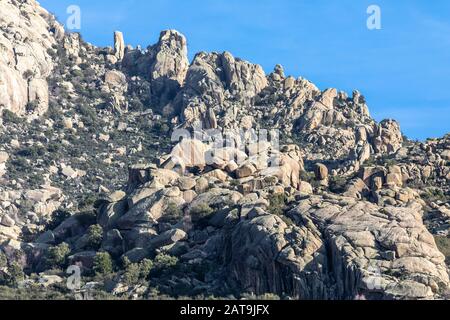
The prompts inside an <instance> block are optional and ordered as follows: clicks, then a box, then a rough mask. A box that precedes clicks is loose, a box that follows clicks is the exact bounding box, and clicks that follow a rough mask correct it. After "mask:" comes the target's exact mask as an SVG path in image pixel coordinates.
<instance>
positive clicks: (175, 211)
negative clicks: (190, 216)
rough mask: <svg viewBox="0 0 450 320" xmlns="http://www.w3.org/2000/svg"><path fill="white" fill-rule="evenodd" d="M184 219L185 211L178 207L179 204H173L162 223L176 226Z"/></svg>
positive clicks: (170, 204)
mask: <svg viewBox="0 0 450 320" xmlns="http://www.w3.org/2000/svg"><path fill="white" fill-rule="evenodd" d="M182 217H183V211H182V210H181V209H180V208H179V207H178V206H177V204H175V203H173V202H171V203H169V205H168V206H167V209H166V212H165V213H164V216H163V217H162V218H161V222H165V223H170V224H175V223H177V222H179V221H180V220H181V218H182Z"/></svg>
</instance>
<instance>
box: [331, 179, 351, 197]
mask: <svg viewBox="0 0 450 320" xmlns="http://www.w3.org/2000/svg"><path fill="white" fill-rule="evenodd" d="M346 185H347V180H346V179H345V178H344V177H342V176H332V177H330V190H331V192H334V193H343V192H344V191H345V187H346Z"/></svg>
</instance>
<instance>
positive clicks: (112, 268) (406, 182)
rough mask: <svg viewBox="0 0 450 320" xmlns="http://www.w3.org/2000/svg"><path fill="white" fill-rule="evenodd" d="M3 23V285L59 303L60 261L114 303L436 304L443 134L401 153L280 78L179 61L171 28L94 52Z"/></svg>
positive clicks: (182, 44)
mask: <svg viewBox="0 0 450 320" xmlns="http://www.w3.org/2000/svg"><path fill="white" fill-rule="evenodd" d="M0 6H1V9H2V10H1V11H2V14H1V16H0V19H1V20H0V22H1V23H0V25H1V26H2V32H1V33H0V43H2V44H3V45H2V46H0V49H1V48H3V49H4V53H5V54H2V57H4V59H3V61H2V60H0V68H3V69H2V70H3V71H4V72H0V74H3V76H4V78H3V79H2V81H1V82H0V111H2V112H3V116H2V117H1V118H0V119H1V122H0V142H1V144H0V182H1V184H0V243H1V245H0V282H1V283H2V284H3V283H6V284H8V285H10V286H12V287H14V286H17V285H19V286H25V287H30V286H33V285H34V284H38V285H40V286H45V287H48V288H53V289H52V290H56V289H55V288H56V287H55V285H56V286H57V284H58V283H61V282H62V281H63V277H64V276H65V275H64V272H63V271H64V270H61V272H58V271H57V275H54V274H53V273H52V270H55V269H56V270H58V269H64V268H66V267H67V266H68V265H74V264H75V265H78V266H79V267H80V268H81V269H82V271H83V276H84V277H85V278H87V279H91V277H92V282H90V283H88V284H86V286H85V287H84V289H83V290H88V288H94V287H95V288H97V289H96V290H99V291H100V292H108V293H109V294H112V295H114V296H120V297H127V298H144V297H146V298H157V297H161V296H164V295H166V296H171V297H180V296H190V297H199V298H205V297H208V296H216V297H222V298H223V297H231V296H232V297H244V296H245V295H246V294H250V295H257V296H262V297H267V295H268V294H270V295H273V296H270V297H274V296H276V297H281V298H295V299H354V298H355V297H361V296H363V297H365V298H367V299H442V298H448V289H449V277H448V251H447V252H446V251H445V250H448V236H449V234H448V231H449V190H448V185H449V183H448V182H449V180H450V176H449V174H450V171H449V160H450V157H449V152H450V145H449V142H448V141H449V139H448V136H446V137H444V138H442V139H434V140H428V141H426V142H424V143H419V142H412V141H409V140H405V138H404V137H403V136H402V134H401V131H400V126H399V124H398V123H397V122H395V121H394V120H385V121H382V122H381V123H376V122H375V121H374V120H373V119H372V118H371V117H370V114H369V110H368V107H367V104H366V101H365V98H364V97H363V96H362V95H361V93H359V92H358V91H355V92H353V95H352V97H348V95H347V94H345V93H343V92H339V91H338V90H336V89H327V90H324V91H321V90H319V89H318V88H317V87H316V86H315V85H314V84H312V83H311V82H310V81H308V80H306V79H303V78H299V79H295V78H293V77H289V76H286V75H285V74H284V71H283V68H282V67H281V66H279V65H278V66H276V67H275V69H274V71H273V72H272V73H270V74H269V75H266V74H265V72H264V71H263V69H262V68H261V67H260V66H258V65H255V64H252V63H250V62H247V61H243V60H240V59H238V58H235V57H233V56H232V55H231V54H230V53H228V52H224V53H205V52H202V53H198V54H197V55H196V56H195V58H194V59H193V61H192V62H191V63H189V60H188V58H187V41H186V39H185V37H184V36H183V35H181V34H180V33H179V32H177V31H175V30H167V31H163V32H162V33H161V34H160V38H159V41H158V43H157V44H155V45H152V46H149V47H148V48H147V49H146V50H142V49H141V48H139V47H138V48H132V47H131V46H126V45H125V40H124V36H123V34H122V33H120V32H116V33H115V34H114V46H113V48H97V47H95V46H93V45H91V44H88V43H86V42H84V41H83V39H82V38H81V36H80V35H79V34H76V33H64V30H63V29H62V27H61V26H60V25H59V24H58V23H57V22H56V21H55V19H54V18H53V17H52V16H51V15H50V14H48V13H47V12H46V11H45V10H44V9H42V8H41V7H40V6H39V5H38V4H37V3H36V2H35V1H33V0H28V1H18V0H8V1H3V2H2V3H1V4H0ZM3 12H5V14H3ZM31 26H32V27H31ZM2 39H3V40H2ZM30 50H31V51H30ZM31 52H33V54H31ZM5 59H6V60H5ZM28 70H31V71H32V72H28ZM0 77H1V76H0ZM12 88H17V90H15V91H14V94H13V93H12V92H11V89H12ZM267 128H270V129H279V130H280V131H281V136H280V137H275V138H273V137H272V139H268V140H265V141H263V142H261V141H260V140H258V139H257V137H258V134H259V133H260V132H261V130H263V129H267ZM180 130H181V131H180ZM171 132H172V134H173V135H174V136H177V133H179V132H182V133H183V134H185V135H187V136H188V138H187V137H184V139H182V141H179V140H178V139H176V141H172V142H170V141H169V137H170V134H171ZM217 132H221V133H222V134H224V136H225V139H224V140H223V141H222V140H220V141H219V142H220V143H217V141H211V140H214V139H212V138H214V134H215V133H217ZM195 136H197V137H200V139H192V137H195ZM162 137H164V138H162ZM136 163H138V164H136ZM127 179H128V180H127ZM427 228H428V229H427ZM433 236H434V237H433ZM446 248H447V249H446ZM439 250H441V251H442V252H443V253H444V254H446V256H444V255H443V254H442V253H441V252H440V251H439ZM244 257H245V258H244ZM446 257H447V264H446ZM102 259H103V260H102ZM109 264H110V265H109ZM19 270H20V272H24V274H22V275H21V276H20V277H21V281H20V283H18V282H17V281H16V279H17V278H20V277H19V275H20V274H21V273H20V272H19ZM53 272H54V271H53ZM149 280H150V281H149ZM89 290H90V289H89Z"/></svg>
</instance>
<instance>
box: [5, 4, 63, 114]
mask: <svg viewBox="0 0 450 320" xmlns="http://www.w3.org/2000/svg"><path fill="white" fill-rule="evenodd" d="M0 11H1V12H2V25H3V26H4V28H3V30H2V32H1V33H0V111H1V110H2V109H7V110H10V111H12V112H13V113H15V114H17V115H23V114H25V113H26V112H27V111H28V112H33V113H35V114H36V115H41V114H43V113H44V112H45V111H46V110H47V107H48V88H47V83H46V80H45V79H46V78H47V77H48V76H49V75H50V73H51V72H52V69H53V59H52V57H51V55H50V54H49V50H52V46H53V45H55V44H56V43H57V41H60V40H61V38H62V36H63V34H64V32H63V29H62V27H61V25H59V24H58V23H57V22H56V21H55V19H54V17H53V16H51V15H50V14H49V13H48V12H47V11H45V10H44V9H43V8H41V7H40V6H39V4H38V3H37V2H35V1H23V2H21V4H20V6H18V5H17V4H16V3H15V1H10V0H8V1H2V2H1V3H0ZM31 104H33V105H34V108H33V110H26V109H27V108H26V107H27V105H28V106H30V105H31Z"/></svg>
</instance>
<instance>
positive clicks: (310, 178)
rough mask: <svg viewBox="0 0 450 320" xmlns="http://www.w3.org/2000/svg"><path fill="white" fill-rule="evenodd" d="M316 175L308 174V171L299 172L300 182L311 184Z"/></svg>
mask: <svg viewBox="0 0 450 320" xmlns="http://www.w3.org/2000/svg"><path fill="white" fill-rule="evenodd" d="M315 177H316V175H315V174H314V172H308V171H304V170H303V171H301V172H300V180H301V181H305V182H309V183H312V182H313V181H314V180H315Z"/></svg>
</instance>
